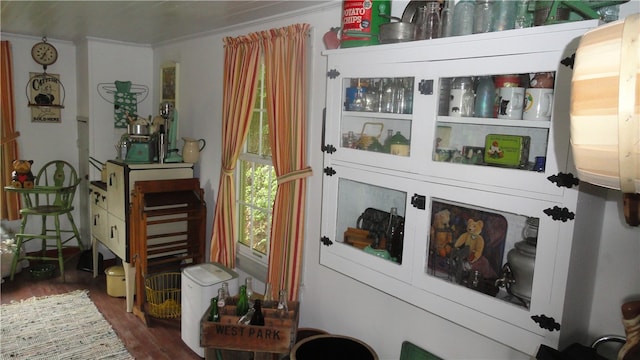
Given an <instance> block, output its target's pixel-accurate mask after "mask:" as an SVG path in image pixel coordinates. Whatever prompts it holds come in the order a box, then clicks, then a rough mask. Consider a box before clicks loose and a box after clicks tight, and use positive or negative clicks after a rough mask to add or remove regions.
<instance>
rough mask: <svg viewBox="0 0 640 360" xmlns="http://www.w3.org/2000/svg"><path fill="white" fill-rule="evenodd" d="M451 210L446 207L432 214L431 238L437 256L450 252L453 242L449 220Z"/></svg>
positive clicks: (443, 255)
mask: <svg viewBox="0 0 640 360" xmlns="http://www.w3.org/2000/svg"><path fill="white" fill-rule="evenodd" d="M450 221H451V212H450V211H449V210H447V209H444V210H440V211H438V212H437V213H435V214H434V215H433V224H432V225H431V239H432V241H433V243H434V244H435V251H436V253H437V254H438V256H442V257H445V256H448V255H449V254H450V253H451V249H452V247H451V245H452V243H453V231H452V228H451V226H450V225H449V222H450Z"/></svg>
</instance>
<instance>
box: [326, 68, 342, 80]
mask: <svg viewBox="0 0 640 360" xmlns="http://www.w3.org/2000/svg"><path fill="white" fill-rule="evenodd" d="M339 75H340V72H339V71H338V70H336V69H331V70H329V71H327V77H328V78H329V79H335V78H337V77H338V76H339Z"/></svg>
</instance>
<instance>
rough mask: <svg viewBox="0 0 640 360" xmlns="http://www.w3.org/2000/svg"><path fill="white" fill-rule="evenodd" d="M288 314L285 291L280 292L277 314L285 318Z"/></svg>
mask: <svg viewBox="0 0 640 360" xmlns="http://www.w3.org/2000/svg"><path fill="white" fill-rule="evenodd" d="M288 313H289V305H288V304H287V290H284V289H282V290H280V293H279V295H278V314H279V315H280V316H281V317H287V316H288Z"/></svg>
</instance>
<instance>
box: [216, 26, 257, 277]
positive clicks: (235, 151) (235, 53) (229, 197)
mask: <svg viewBox="0 0 640 360" xmlns="http://www.w3.org/2000/svg"><path fill="white" fill-rule="evenodd" d="M224 47H225V54H224V84H223V91H224V94H223V103H222V169H221V171H220V183H219V185H218V198H217V201H216V208H215V213H214V218H213V235H212V237H211V253H210V254H209V255H210V259H211V261H214V262H218V263H220V264H223V265H225V266H227V267H229V268H234V267H235V262H236V236H237V235H236V229H235V223H236V221H235V216H236V204H235V180H234V170H235V168H236V162H237V160H238V156H239V154H240V151H241V150H242V146H243V144H244V140H245V138H246V137H247V133H248V132H249V124H250V122H251V115H252V113H253V107H254V105H255V99H256V86H257V83H258V68H259V65H260V40H259V37H258V36H257V35H256V34H250V35H248V36H241V37H237V38H230V37H227V38H225V39H224Z"/></svg>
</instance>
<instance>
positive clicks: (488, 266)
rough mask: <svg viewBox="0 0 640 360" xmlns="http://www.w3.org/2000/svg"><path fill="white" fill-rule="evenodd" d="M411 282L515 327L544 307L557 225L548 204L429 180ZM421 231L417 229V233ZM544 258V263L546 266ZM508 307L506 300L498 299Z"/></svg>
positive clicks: (530, 321)
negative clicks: (414, 269) (415, 276)
mask: <svg viewBox="0 0 640 360" xmlns="http://www.w3.org/2000/svg"><path fill="white" fill-rule="evenodd" d="M430 194H431V195H430V196H427V209H428V215H426V216H427V219H425V222H424V223H425V224H428V225H426V227H425V228H423V229H421V231H422V233H421V234H423V239H425V240H426V241H424V242H422V241H418V242H417V244H419V245H417V247H416V253H417V254H419V255H418V257H419V260H418V259H416V260H415V261H414V264H416V266H418V265H417V264H418V263H419V264H421V267H420V268H416V274H421V275H420V276H418V277H417V278H416V285H417V286H419V287H421V288H422V289H424V290H426V291H429V292H433V293H437V294H439V295H441V296H445V297H448V296H453V298H452V299H456V301H458V302H461V303H462V304H463V305H465V306H468V307H470V308H471V309H475V310H477V311H478V312H483V313H486V314H490V315H492V316H496V317H502V318H507V319H509V320H510V321H514V322H515V323H517V324H518V325H519V326H526V327H529V328H535V327H537V326H536V325H535V323H533V322H532V320H531V318H530V317H531V315H533V314H536V312H538V313H542V312H546V310H547V309H548V307H549V304H548V301H549V297H550V288H551V287H550V286H549V284H550V283H551V280H552V270H550V269H549V268H551V266H548V264H553V263H554V261H555V256H556V254H555V247H556V238H557V236H558V229H559V228H558V224H557V222H555V221H552V220H551V219H550V218H549V216H547V215H546V214H545V213H544V210H545V209H547V208H553V206H554V204H553V203H547V202H542V201H537V200H528V199H523V198H516V197H511V196H507V195H502V194H494V193H477V192H475V193H474V192H473V191H469V190H468V189H463V188H457V187H451V186H446V185H437V184H432V186H430ZM419 232H420V230H417V233H419ZM545 264H547V265H545ZM505 304H506V305H511V306H504V305H505Z"/></svg>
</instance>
